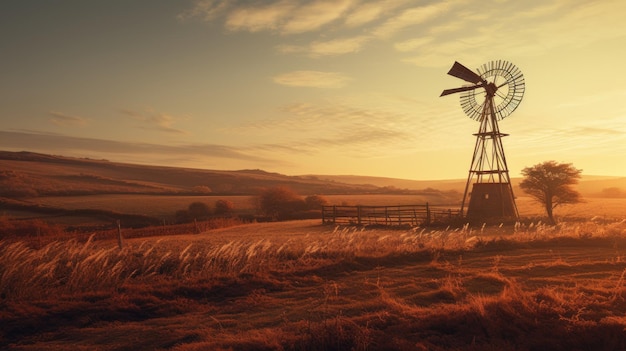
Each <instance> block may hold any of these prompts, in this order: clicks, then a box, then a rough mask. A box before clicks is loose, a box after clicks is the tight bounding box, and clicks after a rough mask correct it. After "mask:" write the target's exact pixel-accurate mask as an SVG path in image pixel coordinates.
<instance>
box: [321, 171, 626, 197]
mask: <svg viewBox="0 0 626 351" xmlns="http://www.w3.org/2000/svg"><path fill="white" fill-rule="evenodd" d="M310 177H316V178H318V179H322V180H328V181H335V182H340V183H347V184H361V185H372V186H377V187H395V188H399V189H408V190H413V189H428V188H431V189H437V190H441V191H458V192H460V193H463V191H465V183H466V182H467V179H447V180H411V179H397V178H385V177H369V176H355V175H315V176H310ZM521 181H522V178H512V179H511V183H512V184H513V191H514V192H515V194H516V195H518V196H520V195H523V191H522V190H521V189H520V188H519V183H520V182H521ZM575 189H576V190H578V191H579V192H580V193H581V194H582V195H583V196H588V197H613V198H615V197H626V177H614V176H597V175H583V176H582V178H581V180H580V182H579V183H578V185H576V186H575Z"/></svg>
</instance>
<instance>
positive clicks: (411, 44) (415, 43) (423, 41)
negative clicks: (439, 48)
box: [393, 37, 434, 52]
mask: <svg viewBox="0 0 626 351" xmlns="http://www.w3.org/2000/svg"><path fill="white" fill-rule="evenodd" d="M433 40H434V38H433V37H421V38H415V39H410V40H406V41H403V42H399V43H396V44H394V46H393V47H394V48H395V49H396V50H397V51H400V52H409V51H415V50H417V49H421V48H423V47H424V46H425V45H428V44H430V43H431V42H432V41H433Z"/></svg>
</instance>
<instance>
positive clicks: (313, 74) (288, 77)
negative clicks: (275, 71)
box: [272, 71, 350, 89]
mask: <svg viewBox="0 0 626 351" xmlns="http://www.w3.org/2000/svg"><path fill="white" fill-rule="evenodd" d="M272 79H273V80H274V82H275V83H277V84H281V85H286V86H291V87H308V88H330V89H337V88H341V87H343V86H345V85H346V84H347V83H348V81H350V78H349V77H347V76H346V75H344V74H342V73H339V72H320V71H293V72H288V73H283V74H280V75H277V76H274V77H273V78H272Z"/></svg>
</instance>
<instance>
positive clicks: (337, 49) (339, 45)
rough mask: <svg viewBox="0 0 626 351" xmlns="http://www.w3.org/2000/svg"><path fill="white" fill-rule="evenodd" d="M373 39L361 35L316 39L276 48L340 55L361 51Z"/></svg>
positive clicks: (283, 50) (282, 50) (284, 50)
mask: <svg viewBox="0 0 626 351" xmlns="http://www.w3.org/2000/svg"><path fill="white" fill-rule="evenodd" d="M371 39H372V37H371V36H367V35H360V36H356V37H350V38H338V39H331V40H325V41H321V40H316V41H313V42H312V43H310V44H309V45H287V44H282V45H278V46H277V47H276V49H277V50H278V51H279V52H281V53H283V54H297V53H303V54H306V55H308V56H310V57H323V56H338V55H344V54H349V53H355V52H359V51H361V49H362V48H363V47H364V46H365V44H367V42H369V41H370V40H371Z"/></svg>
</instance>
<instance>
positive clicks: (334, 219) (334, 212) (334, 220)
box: [333, 205, 337, 224]
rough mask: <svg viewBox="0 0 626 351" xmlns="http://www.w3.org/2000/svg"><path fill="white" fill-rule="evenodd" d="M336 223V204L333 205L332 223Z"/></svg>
mask: <svg viewBox="0 0 626 351" xmlns="http://www.w3.org/2000/svg"><path fill="white" fill-rule="evenodd" d="M336 223H337V206H335V205H333V224H336Z"/></svg>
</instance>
